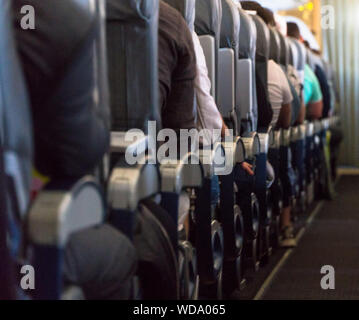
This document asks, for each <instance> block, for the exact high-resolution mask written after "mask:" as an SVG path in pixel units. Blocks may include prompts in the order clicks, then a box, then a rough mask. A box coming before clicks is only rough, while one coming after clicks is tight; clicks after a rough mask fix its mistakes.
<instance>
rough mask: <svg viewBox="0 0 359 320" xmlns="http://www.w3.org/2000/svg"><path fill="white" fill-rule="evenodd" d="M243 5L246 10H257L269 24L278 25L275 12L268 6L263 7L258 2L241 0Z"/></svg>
mask: <svg viewBox="0 0 359 320" xmlns="http://www.w3.org/2000/svg"><path fill="white" fill-rule="evenodd" d="M241 5H242V8H243V9H244V10H253V11H257V14H258V16H260V17H261V18H262V20H263V21H264V22H265V23H266V24H267V25H270V26H275V25H276V23H275V19H274V14H273V12H272V11H270V10H269V9H267V8H263V7H262V6H261V5H260V4H259V3H258V2H256V1H241Z"/></svg>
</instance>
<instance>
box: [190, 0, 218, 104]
mask: <svg viewBox="0 0 359 320" xmlns="http://www.w3.org/2000/svg"><path fill="white" fill-rule="evenodd" d="M221 20H222V3H221V0H196V18H195V31H196V33H197V35H198V37H199V40H200V42H201V45H202V48H203V51H204V54H205V56H206V62H207V68H208V76H209V78H210V80H211V83H212V88H211V94H212V96H213V97H214V98H215V100H216V102H217V104H218V54H219V43H220V30H221Z"/></svg>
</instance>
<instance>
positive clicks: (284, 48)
mask: <svg viewBox="0 0 359 320" xmlns="http://www.w3.org/2000/svg"><path fill="white" fill-rule="evenodd" d="M278 35H279V39H280V60H279V62H280V64H281V65H283V66H285V67H287V65H288V63H289V45H288V41H287V38H286V37H285V36H283V35H282V34H281V33H278Z"/></svg>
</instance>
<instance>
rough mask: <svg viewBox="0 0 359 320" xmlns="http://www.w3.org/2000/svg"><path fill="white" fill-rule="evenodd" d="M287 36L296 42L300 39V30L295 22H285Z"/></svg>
mask: <svg viewBox="0 0 359 320" xmlns="http://www.w3.org/2000/svg"><path fill="white" fill-rule="evenodd" d="M287 35H288V36H289V37H292V38H296V39H298V40H299V39H300V30H299V27H298V25H297V24H296V23H295V22H287Z"/></svg>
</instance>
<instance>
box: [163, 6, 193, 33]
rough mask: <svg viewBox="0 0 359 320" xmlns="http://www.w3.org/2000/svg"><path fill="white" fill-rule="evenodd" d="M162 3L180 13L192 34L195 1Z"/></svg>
mask: <svg viewBox="0 0 359 320" xmlns="http://www.w3.org/2000/svg"><path fill="white" fill-rule="evenodd" d="M164 2H166V3H167V4H169V5H170V6H172V7H173V8H175V9H177V10H178V11H179V12H180V13H181V15H182V16H183V18H184V19H185V20H186V22H187V25H188V27H189V29H190V30H191V32H192V31H193V30H194V20H195V17H196V0H164Z"/></svg>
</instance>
